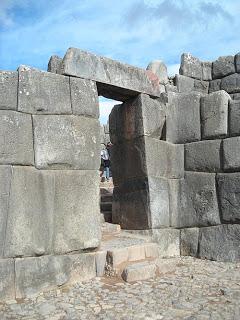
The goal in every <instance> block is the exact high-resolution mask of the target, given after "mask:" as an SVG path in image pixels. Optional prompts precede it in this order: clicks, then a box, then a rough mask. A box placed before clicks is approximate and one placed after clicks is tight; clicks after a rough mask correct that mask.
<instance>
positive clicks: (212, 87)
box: [209, 79, 222, 93]
mask: <svg viewBox="0 0 240 320" xmlns="http://www.w3.org/2000/svg"><path fill="white" fill-rule="evenodd" d="M221 81H222V80H221V79H216V80H211V81H209V93H212V92H215V91H219V90H221V88H220V87H221Z"/></svg>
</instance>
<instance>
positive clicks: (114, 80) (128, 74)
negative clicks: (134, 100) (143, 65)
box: [63, 48, 160, 101]
mask: <svg viewBox="0 0 240 320" xmlns="http://www.w3.org/2000/svg"><path fill="white" fill-rule="evenodd" d="M63 74H66V75H70V76H76V77H80V78H85V79H90V80H95V81H97V82H98V83H99V84H100V86H98V89H99V94H101V95H104V96H105V94H106V91H108V96H107V97H109V98H112V99H118V98H119V95H118V93H119V91H120V94H121V95H124V92H125V93H126V97H125V99H129V97H130V96H132V95H134V93H135V95H136V93H147V94H150V95H152V96H156V97H158V96H159V94H160V90H159V83H158V78H157V77H153V76H152V72H151V71H146V70H143V69H140V68H136V67H133V66H130V65H127V64H123V63H120V62H118V61H114V60H111V59H109V58H105V57H100V56H96V55H94V54H91V53H89V52H86V51H82V50H80V49H76V48H70V49H68V50H67V52H66V55H65V57H64V58H63ZM153 75H154V74H153ZM109 86H110V87H109ZM124 89H125V90H124ZM109 94H111V97H110V96H109ZM122 98H124V97H122ZM120 100H121V101H123V100H122V99H120Z"/></svg>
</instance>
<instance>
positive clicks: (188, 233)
mask: <svg viewBox="0 0 240 320" xmlns="http://www.w3.org/2000/svg"><path fill="white" fill-rule="evenodd" d="M198 238H199V228H187V229H181V236H180V251H181V256H191V257H197V254H198Z"/></svg>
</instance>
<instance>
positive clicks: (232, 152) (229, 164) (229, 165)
mask: <svg viewBox="0 0 240 320" xmlns="http://www.w3.org/2000/svg"><path fill="white" fill-rule="evenodd" d="M239 148H240V137H233V138H228V139H224V140H223V169H224V170H225V171H238V170H239V169H240V154H239Z"/></svg>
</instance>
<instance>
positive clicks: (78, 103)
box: [70, 77, 99, 119]
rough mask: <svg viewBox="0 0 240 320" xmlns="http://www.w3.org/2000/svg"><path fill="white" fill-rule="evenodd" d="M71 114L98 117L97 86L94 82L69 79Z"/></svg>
mask: <svg viewBox="0 0 240 320" xmlns="http://www.w3.org/2000/svg"><path fill="white" fill-rule="evenodd" d="M70 89H71V101H72V111H73V114H77V115H83V116H89V117H93V118H97V119H98V117H99V104H98V92H97V86H96V83H95V82H94V81H90V80H85V79H79V78H73V77H70Z"/></svg>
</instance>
